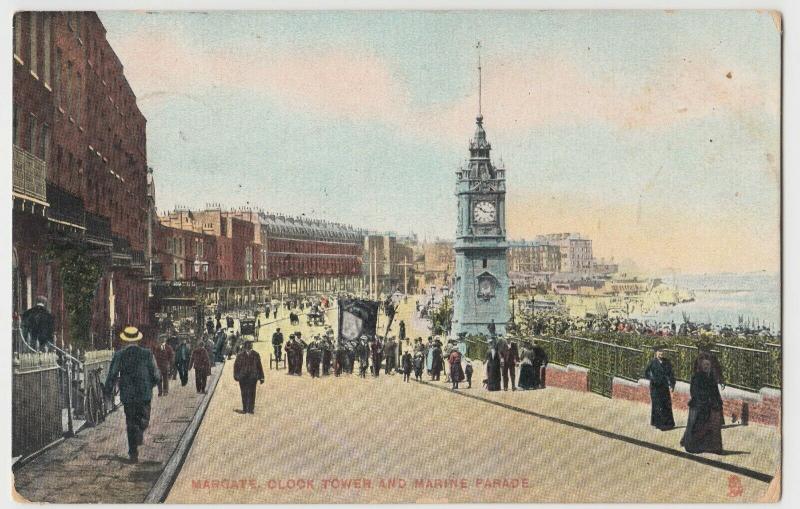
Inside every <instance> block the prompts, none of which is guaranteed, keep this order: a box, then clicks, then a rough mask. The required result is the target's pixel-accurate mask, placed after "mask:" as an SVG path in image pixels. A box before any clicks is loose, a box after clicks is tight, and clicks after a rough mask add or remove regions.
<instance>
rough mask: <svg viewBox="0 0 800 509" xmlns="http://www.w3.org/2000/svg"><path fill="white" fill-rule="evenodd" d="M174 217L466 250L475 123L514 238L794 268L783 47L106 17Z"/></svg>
mask: <svg viewBox="0 0 800 509" xmlns="http://www.w3.org/2000/svg"><path fill="white" fill-rule="evenodd" d="M100 18H101V20H102V21H103V24H104V25H105V27H106V30H107V38H108V40H109V42H110V43H111V46H112V47H113V48H114V50H115V52H116V53H117V55H118V56H119V58H120V60H121V62H122V64H123V66H124V72H125V76H126V77H127V79H128V81H129V83H130V85H131V87H132V88H133V91H134V93H135V94H136V96H137V103H138V105H139V108H140V109H141V111H142V112H143V114H144V115H145V117H146V118H147V150H148V163H149V164H150V165H151V166H152V167H153V168H154V169H155V178H156V185H157V206H158V207H159V209H160V210H171V209H172V208H173V207H175V206H176V205H179V206H187V207H192V208H199V207H203V206H205V205H206V204H207V203H221V204H223V206H230V207H238V206H253V207H260V208H262V209H264V210H266V211H273V212H280V213H285V214H291V215H300V214H305V215H307V216H311V217H322V218H326V219H329V220H334V221H341V222H346V223H350V224H353V225H355V226H359V227H364V228H369V229H374V230H391V231H395V232H398V233H409V232H414V233H416V234H417V235H419V236H420V238H428V239H433V238H436V237H440V238H453V237H454V234H455V225H456V199H455V196H454V190H455V172H456V170H457V169H458V167H459V166H460V165H461V164H463V163H464V162H465V160H466V158H467V157H468V155H469V154H468V143H469V139H470V137H471V136H472V133H473V132H474V128H475V125H474V123H475V116H476V114H477V109H478V77H477V69H476V67H477V50H476V49H475V45H476V42H477V41H480V42H481V60H482V68H483V82H482V90H483V94H482V113H483V115H484V117H485V120H484V126H485V128H486V132H487V135H488V138H489V141H490V142H491V143H492V147H493V151H492V153H493V159H494V160H495V162H496V163H497V162H499V160H500V159H501V158H502V160H503V163H504V164H505V167H506V169H507V188H508V193H507V200H506V202H507V204H506V207H507V210H508V225H507V226H508V233H509V238H511V239H523V238H533V237H534V236H535V235H536V234H540V233H550V232H567V231H571V232H580V233H582V234H583V235H585V236H588V237H590V238H591V239H593V246H594V252H595V255H596V256H597V257H603V258H606V259H610V258H612V257H613V259H614V260H615V261H617V262H628V261H630V262H632V263H635V265H636V266H638V267H639V268H646V269H649V270H653V271H659V270H665V269H668V270H672V271H678V272H685V273H698V272H700V273H702V272H748V271H762V270H765V271H769V272H777V271H779V270H780V183H781V174H780V171H781V170H780V161H781V159H780V102H781V101H780V73H781V60H780V59H781V54H780V44H781V40H780V33H779V29H778V22H777V21H776V19H774V18H773V16H772V15H770V14H769V13H766V12H756V11H674V12H662V11H615V12H611V11H607V12H602V11H593V12H589V11H504V12H500V11H472V12H457V11H451V12H448V11H442V12H418V11H405V12H397V11H395V12H387V11H383V12H378V11H375V12H352V11H351V12H319V11H317V12H311V11H294V12H209V13H186V12H184V13H180V12H155V13H146V12H114V11H107V12H101V13H100Z"/></svg>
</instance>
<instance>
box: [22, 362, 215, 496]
mask: <svg viewBox="0 0 800 509" xmlns="http://www.w3.org/2000/svg"><path fill="white" fill-rule="evenodd" d="M222 366H223V365H221V364H217V365H216V367H214V368H213V369H212V374H211V377H210V378H209V380H208V387H213V386H214V380H215V378H216V377H218V376H219V374H220V372H221V371H222ZM156 394H157V392H156V389H154V390H153V400H152V404H151V417H150V426H149V427H148V429H147V431H145V435H144V445H143V446H141V447H140V448H139V462H138V463H136V464H129V463H127V459H128V455H127V452H128V440H127V436H126V434H125V412H124V411H123V409H122V407H119V408H118V409H117V410H115V411H113V412H112V413H110V414H109V415H108V416H107V417H106V420H105V421H104V422H102V423H100V424H99V425H97V426H96V427H94V428H85V429H84V430H82V431H80V432H79V433H78V434H77V435H75V436H74V437H72V438H69V439H66V440H64V441H63V442H62V443H61V444H59V445H57V446H56V447H53V448H51V449H49V450H47V451H45V452H44V453H43V454H41V455H40V456H38V457H37V458H35V459H33V460H32V461H30V462H29V463H27V464H25V465H23V466H22V467H20V468H19V469H18V470H16V471H15V472H14V487H15V489H16V492H17V493H16V494H17V495H18V496H17V497H16V499H17V500H20V501H22V500H24V501H30V502H49V503H59V504H67V503H108V504H113V503H140V502H143V501H144V499H145V497H146V496H147V494H148V492H149V491H150V489H151V488H152V486H153V484H154V483H155V482H156V480H157V479H158V477H159V476H160V475H161V472H162V471H163V470H164V465H165V464H166V463H167V461H168V460H169V458H170V457H171V456H172V453H173V451H174V450H175V448H176V446H177V444H178V442H179V440H180V439H181V437H182V436H183V434H184V431H185V430H186V428H187V426H188V424H189V422H190V421H191V420H192V418H193V417H194V415H195V412H196V411H197V409H198V407H199V406H200V403H201V402H202V400H203V397H204V396H205V395H204V394H197V391H196V389H195V386H194V370H191V371H190V372H189V383H188V384H187V385H186V386H185V387H182V386H181V383H180V379H178V380H170V391H169V394H167V395H166V396H162V397H158V396H157V395H156ZM20 497H21V498H20Z"/></svg>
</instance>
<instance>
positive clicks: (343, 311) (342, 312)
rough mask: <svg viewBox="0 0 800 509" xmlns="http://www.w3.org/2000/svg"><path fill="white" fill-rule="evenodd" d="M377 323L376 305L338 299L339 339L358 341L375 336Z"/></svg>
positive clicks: (364, 301) (357, 300)
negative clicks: (363, 337)
mask: <svg viewBox="0 0 800 509" xmlns="http://www.w3.org/2000/svg"><path fill="white" fill-rule="evenodd" d="M377 323H378V303H377V302H373V301H369V300H360V299H339V338H340V339H341V340H345V341H347V340H352V339H358V338H360V337H361V336H363V335H366V336H370V337H373V336H375V328H376V326H377Z"/></svg>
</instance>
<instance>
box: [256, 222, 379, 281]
mask: <svg viewBox="0 0 800 509" xmlns="http://www.w3.org/2000/svg"><path fill="white" fill-rule="evenodd" d="M260 221H261V241H262V246H263V252H262V253H261V257H262V263H263V264H264V267H265V268H264V274H265V276H266V277H267V279H268V281H269V284H270V291H271V293H272V294H273V295H293V294H302V293H314V292H360V291H361V289H362V288H361V270H362V269H361V267H362V256H363V251H362V243H363V239H364V231H363V230H359V229H357V228H354V227H352V226H350V225H344V224H339V223H333V222H329V221H323V220H318V219H306V218H300V217H291V216H286V215H282V214H266V213H262V214H261V216H260Z"/></svg>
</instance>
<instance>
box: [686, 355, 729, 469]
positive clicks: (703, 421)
mask: <svg viewBox="0 0 800 509" xmlns="http://www.w3.org/2000/svg"><path fill="white" fill-rule="evenodd" d="M690 390H691V396H692V399H691V400H689V420H688V422H687V423H686V431H685V432H684V434H683V438H682V439H681V445H682V446H683V447H684V448H685V449H686V452H691V453H701V452H711V453H714V454H722V396H720V394H719V387H718V386H717V379H716V377H715V376H714V373H713V370H712V365H711V360H710V359H707V358H706V359H703V360H702V361H700V364H699V371H697V372H695V374H694V375H692V384H691V389H690Z"/></svg>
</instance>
